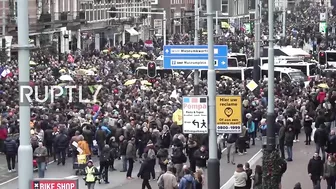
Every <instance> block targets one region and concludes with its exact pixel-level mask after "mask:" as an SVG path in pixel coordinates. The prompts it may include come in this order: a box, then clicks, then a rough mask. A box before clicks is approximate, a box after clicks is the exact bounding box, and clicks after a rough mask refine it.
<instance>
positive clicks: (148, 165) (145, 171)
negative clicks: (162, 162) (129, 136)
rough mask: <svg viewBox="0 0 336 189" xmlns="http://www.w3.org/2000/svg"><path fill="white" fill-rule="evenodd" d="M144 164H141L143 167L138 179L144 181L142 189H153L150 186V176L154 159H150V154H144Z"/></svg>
mask: <svg viewBox="0 0 336 189" xmlns="http://www.w3.org/2000/svg"><path fill="white" fill-rule="evenodd" d="M142 159H143V162H142V163H141V167H140V170H139V173H138V175H137V176H138V177H141V179H142V186H141V188H142V189H145V188H147V189H152V187H151V185H150V184H149V180H150V176H151V173H152V162H151V161H152V159H150V158H149V157H148V154H146V153H143V155H142Z"/></svg>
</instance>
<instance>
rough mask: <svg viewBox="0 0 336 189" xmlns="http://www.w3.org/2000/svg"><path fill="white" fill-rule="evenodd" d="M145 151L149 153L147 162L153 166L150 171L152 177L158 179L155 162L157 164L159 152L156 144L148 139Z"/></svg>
mask: <svg viewBox="0 0 336 189" xmlns="http://www.w3.org/2000/svg"><path fill="white" fill-rule="evenodd" d="M144 153H146V154H147V161H148V162H147V163H148V164H149V165H150V167H151V169H150V170H151V171H150V172H151V176H152V179H153V180H155V179H156V177H155V164H156V157H157V156H156V154H157V152H156V149H155V147H154V144H153V142H152V141H151V140H149V141H148V143H147V146H146V148H145V150H144Z"/></svg>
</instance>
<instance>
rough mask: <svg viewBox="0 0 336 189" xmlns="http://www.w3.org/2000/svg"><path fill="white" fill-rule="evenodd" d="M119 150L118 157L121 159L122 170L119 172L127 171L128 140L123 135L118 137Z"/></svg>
mask: <svg viewBox="0 0 336 189" xmlns="http://www.w3.org/2000/svg"><path fill="white" fill-rule="evenodd" d="M119 142H120V144H119V152H120V158H121V161H122V170H121V171H120V172H126V171H127V161H128V160H127V158H126V151H127V146H128V141H127V140H126V139H125V137H124V136H123V135H121V136H120V137H119Z"/></svg>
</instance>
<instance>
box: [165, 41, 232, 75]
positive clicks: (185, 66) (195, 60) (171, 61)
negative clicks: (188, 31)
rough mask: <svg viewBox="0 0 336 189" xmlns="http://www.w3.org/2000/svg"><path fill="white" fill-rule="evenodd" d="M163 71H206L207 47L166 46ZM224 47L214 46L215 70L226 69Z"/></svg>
mask: <svg viewBox="0 0 336 189" xmlns="http://www.w3.org/2000/svg"><path fill="white" fill-rule="evenodd" d="M163 52H164V55H163V68H164V69H180V70H194V69H208V65H209V63H208V54H209V53H208V46H207V45H166V46H164V47H163ZM227 54H228V48H227V46H226V45H215V46H214V62H213V64H214V65H215V69H216V70H224V69H226V68H227V67H228V66H227V63H228V58H227Z"/></svg>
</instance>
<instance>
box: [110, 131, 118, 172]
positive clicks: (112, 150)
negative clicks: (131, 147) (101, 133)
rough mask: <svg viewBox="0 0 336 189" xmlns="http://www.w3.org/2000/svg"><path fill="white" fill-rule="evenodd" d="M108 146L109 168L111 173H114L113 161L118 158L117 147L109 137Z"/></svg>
mask: <svg viewBox="0 0 336 189" xmlns="http://www.w3.org/2000/svg"><path fill="white" fill-rule="evenodd" d="M109 146H110V157H111V158H110V167H111V170H112V171H115V170H116V169H115V168H114V160H115V159H116V158H118V157H119V145H118V143H117V142H116V141H115V137H114V136H113V137H111V138H110V141H109Z"/></svg>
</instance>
